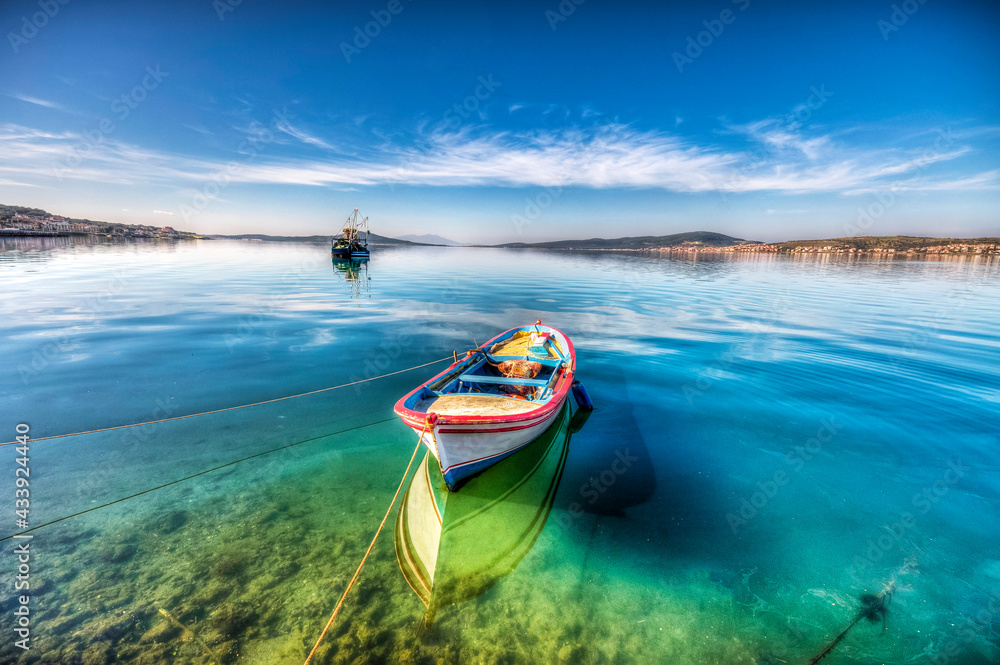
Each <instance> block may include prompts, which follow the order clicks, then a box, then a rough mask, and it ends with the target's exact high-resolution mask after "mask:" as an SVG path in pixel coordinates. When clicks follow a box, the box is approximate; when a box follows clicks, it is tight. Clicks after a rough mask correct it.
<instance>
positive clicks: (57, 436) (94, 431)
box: [0, 356, 451, 446]
mask: <svg viewBox="0 0 1000 665" xmlns="http://www.w3.org/2000/svg"><path fill="white" fill-rule="evenodd" d="M450 359H451V356H445V357H444V358H438V359H437V360H432V361H430V362H429V363H424V364H423V365H415V366H414V367H407V368H406V369H400V370H396V371H395V372H388V373H386V374H380V375H379V376H373V377H370V378H367V379H359V380H357V381H351V382H350V383H342V384H340V385H339V386H330V387H329V388H320V389H319V390H310V391H309V392H305V393H299V394H297V395H286V396H284V397H275V398H274V399H265V400H263V401H260V402H253V403H252V404H240V405H239V406H228V407H226V408H224V409H214V410H212V411H202V412H201V413H189V414H187V415H186V416H173V417H171V418H160V419H159V420H148V421H146V422H143V423H131V424H129V425H115V426H114V427H102V428H100V429H91V430H87V431H85V432H70V433H68V434H53V435H52V436H39V437H36V438H34V439H32V440H31V442H32V443H35V442H37V441H46V440H48V439H62V438H65V437H68V436H82V435H84V434H97V433H98V432H111V431H114V430H118V429H128V428H129V427H141V426H143V425H156V424H158V423H165V422H169V421H171V420H184V419H185V418H196V417H198V416H208V415H211V414H213V413H224V412H226V411H236V410H237V409H246V408H249V407H251V406H261V405H262V404H271V403H273V402H282V401H284V400H287V399H295V398H297V397H305V396H307V395H316V394H318V393H325V392H329V391H331V390H337V389H339V388H347V387H350V386H356V385H358V384H361V383H368V382H369V381H377V380H378V379H384V378H386V377H389V376H394V375H396V374H403V373H404V372H412V371H413V370H415V369H420V368H422V367H427V366H429V365H434V364H437V363H439V362H443V361H445V360H450ZM18 443H19V442H18V441H5V442H3V443H0V446H12V445H15V444H18Z"/></svg>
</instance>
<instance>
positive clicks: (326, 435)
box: [0, 416, 395, 543]
mask: <svg viewBox="0 0 1000 665" xmlns="http://www.w3.org/2000/svg"><path fill="white" fill-rule="evenodd" d="M185 417H190V416H185ZM393 420H395V418H386V419H385V420H376V421H375V422H373V423H368V424H367V425H357V426H355V427H348V428H347V429H343V430H339V431H337V432H330V433H329V434H323V435H322V436H314V437H312V438H309V439H303V440H302V441H296V442H295V443H289V444H287V445H284V446H280V447H278V448H272V449H271V450H265V451H264V452H262V453H254V454H253V455H248V456H247V457H243V458H240V459H238V460H234V461H232V462H226V463H225V464H220V465H219V466H214V467H212V468H211V469H206V470H204V471H199V472H198V473H195V474H192V475H190V476H185V477H184V478H178V479H177V480H171V481H170V482H169V483H163V484H162V485H157V486H156V487H151V488H150V489H148V490H143V491H141V492H136V493H135V494H130V495H129V496H125V497H122V498H120V499H115V500H114V501H109V502H107V503H103V504H101V505H99V506H94V507H93V508H87V509H86V510H81V511H79V512H76V513H73V514H72V515H66V516H64V517H60V518H59V519H54V520H52V521H51V522H45V523H44V524H39V525H38V526H33V527H31V528H30V529H26V530H24V531H21V532H19V533H12V534H11V535H9V536H6V537H4V538H0V543H2V542H3V541H5V540H10V539H11V538H14V537H16V536H21V535H24V534H26V533H29V532H31V531H36V530H38V529H41V528H44V527H47V526H50V525H52V524H55V523H57V522H62V521H63V520H68V519H70V518H71V517H77V516H79V515H84V514H86V513H92V512H94V511H95V510H100V509H102V508H107V507H108V506H113V505H115V504H116V503H122V502H123V501H128V500H129V499H134V498H136V497H137V496H142V495H143V494H149V493H150V492H155V491H156V490H161V489H163V488H164V487H170V486H171V485H176V484H177V483H183V482H184V481H186V480H191V479H192V478H197V477H198V476H204V475H205V474H206V473H212V472H213V471H218V470H219V469H224V468H226V467H227V466H233V465H234V464H239V463H240V462H246V461H247V460H251V459H253V458H255V457H262V456H264V455H270V454H271V453H276V452H278V451H279V450H285V449H286V448H292V447H294V446H300V445H302V444H303V443H309V442H310V441H318V440H319V439H325V438H327V437H329V436H336V435H337V434H345V433H346V432H352V431H354V430H359V429H364V428H365V427H372V426H373V425H381V424H382V423H387V422H390V421H393ZM63 436H69V435H63Z"/></svg>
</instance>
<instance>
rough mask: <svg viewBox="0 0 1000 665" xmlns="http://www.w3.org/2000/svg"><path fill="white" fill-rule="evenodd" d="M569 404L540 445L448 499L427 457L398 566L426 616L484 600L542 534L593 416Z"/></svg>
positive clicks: (409, 495)
mask: <svg viewBox="0 0 1000 665" xmlns="http://www.w3.org/2000/svg"><path fill="white" fill-rule="evenodd" d="M572 401H573V400H567V402H566V404H565V405H564V406H563V408H562V411H560V413H559V415H558V416H557V417H556V420H555V422H554V423H553V424H552V426H551V427H549V429H548V430H546V431H545V433H544V434H542V435H541V436H540V437H539V438H538V439H536V440H535V441H534V442H532V443H530V444H528V445H527V446H525V447H524V448H522V449H521V450H519V451H518V452H516V453H514V454H513V455H511V456H510V457H508V458H506V459H504V460H502V461H500V462H498V463H497V464H495V465H494V466H491V467H490V468H488V469H486V470H485V471H483V472H482V473H480V474H479V475H477V476H474V477H472V478H470V479H469V480H468V481H467V482H466V483H465V484H464V485H463V486H462V491H461V492H449V491H448V488H447V487H446V486H445V483H444V478H443V477H442V476H441V468H440V466H439V465H438V462H437V460H436V459H435V458H434V456H433V455H431V454H429V453H426V454H425V455H424V459H423V461H422V462H421V463H420V466H419V467H418V468H417V471H416V473H415V474H414V476H413V478H412V479H411V480H410V485H409V486H408V487H407V490H406V494H405V496H404V497H403V503H402V505H401V507H400V509H399V514H398V516H397V518H396V559H397V560H398V561H399V568H400V570H401V571H402V572H403V576H404V577H405V578H406V581H407V583H408V584H409V585H410V588H412V589H413V591H414V592H415V593H416V594H417V596H418V597H419V598H420V600H421V601H423V603H424V605H426V606H427V614H426V615H425V617H424V623H425V626H429V625H430V624H431V623H432V622H433V620H434V616H435V614H436V613H437V611H438V610H439V609H440V608H442V607H446V606H448V605H453V604H456V603H461V602H464V601H466V600H470V599H472V598H475V597H476V596H479V595H481V594H482V593H485V592H486V591H487V590H489V589H490V588H491V587H492V586H493V585H494V584H496V583H497V582H498V581H499V580H500V579H501V578H503V577H504V576H506V575H508V574H510V573H511V572H512V571H513V570H514V569H515V568H516V567H517V565H518V563H520V561H521V559H523V558H524V556H525V555H526V554H527V553H528V552H529V551H530V550H531V548H532V547H533V546H534V544H535V540H536V539H537V538H538V536H539V534H540V533H541V532H542V529H543V528H544V526H545V522H546V520H547V519H548V516H549V513H550V512H551V511H552V501H553V499H554V498H555V494H556V490H557V489H558V487H559V481H560V480H561V479H562V474H563V469H564V467H565V464H566V455H567V452H568V450H569V441H570V437H571V435H572V434H575V433H576V432H578V431H579V430H580V429H581V428H582V427H583V425H584V423H585V422H586V420H587V418H588V417H589V416H590V411H588V410H586V409H577V410H576V413H575V415H573V410H574V409H575V407H576V405H575V404H572Z"/></svg>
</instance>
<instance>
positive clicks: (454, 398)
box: [413, 393, 540, 416]
mask: <svg viewBox="0 0 1000 665" xmlns="http://www.w3.org/2000/svg"><path fill="white" fill-rule="evenodd" d="M539 406H540V405H539V404H538V403H537V402H529V401H526V400H523V399H514V398H513V397H500V396H499V395H484V394H482V393H471V394H461V395H440V396H434V397H426V398H424V399H421V400H419V401H418V402H417V403H416V404H415V405H414V407H413V409H414V410H415V411H421V412H423V413H431V412H434V413H437V414H440V415H442V416H502V415H505V414H509V413H526V412H528V411H531V410H533V409H537V408H538V407H539Z"/></svg>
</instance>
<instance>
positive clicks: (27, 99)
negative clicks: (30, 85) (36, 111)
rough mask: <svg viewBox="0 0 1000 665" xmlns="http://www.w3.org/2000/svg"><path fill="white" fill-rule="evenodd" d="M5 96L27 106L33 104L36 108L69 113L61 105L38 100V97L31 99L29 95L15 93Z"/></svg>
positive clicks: (8, 93) (6, 93)
mask: <svg viewBox="0 0 1000 665" xmlns="http://www.w3.org/2000/svg"><path fill="white" fill-rule="evenodd" d="M4 94H5V95H7V96H8V97H12V98H13V99H17V100H20V101H22V102H27V103H28V104H34V105H36V106H44V107H45V108H49V109H55V110H57V111H67V112H68V111H69V109H67V108H66V107H65V106H62V105H61V104H56V103H55V102H50V101H48V100H46V99H39V98H38V97H32V96H31V95H24V94H21V93H17V92H5V93H4Z"/></svg>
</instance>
